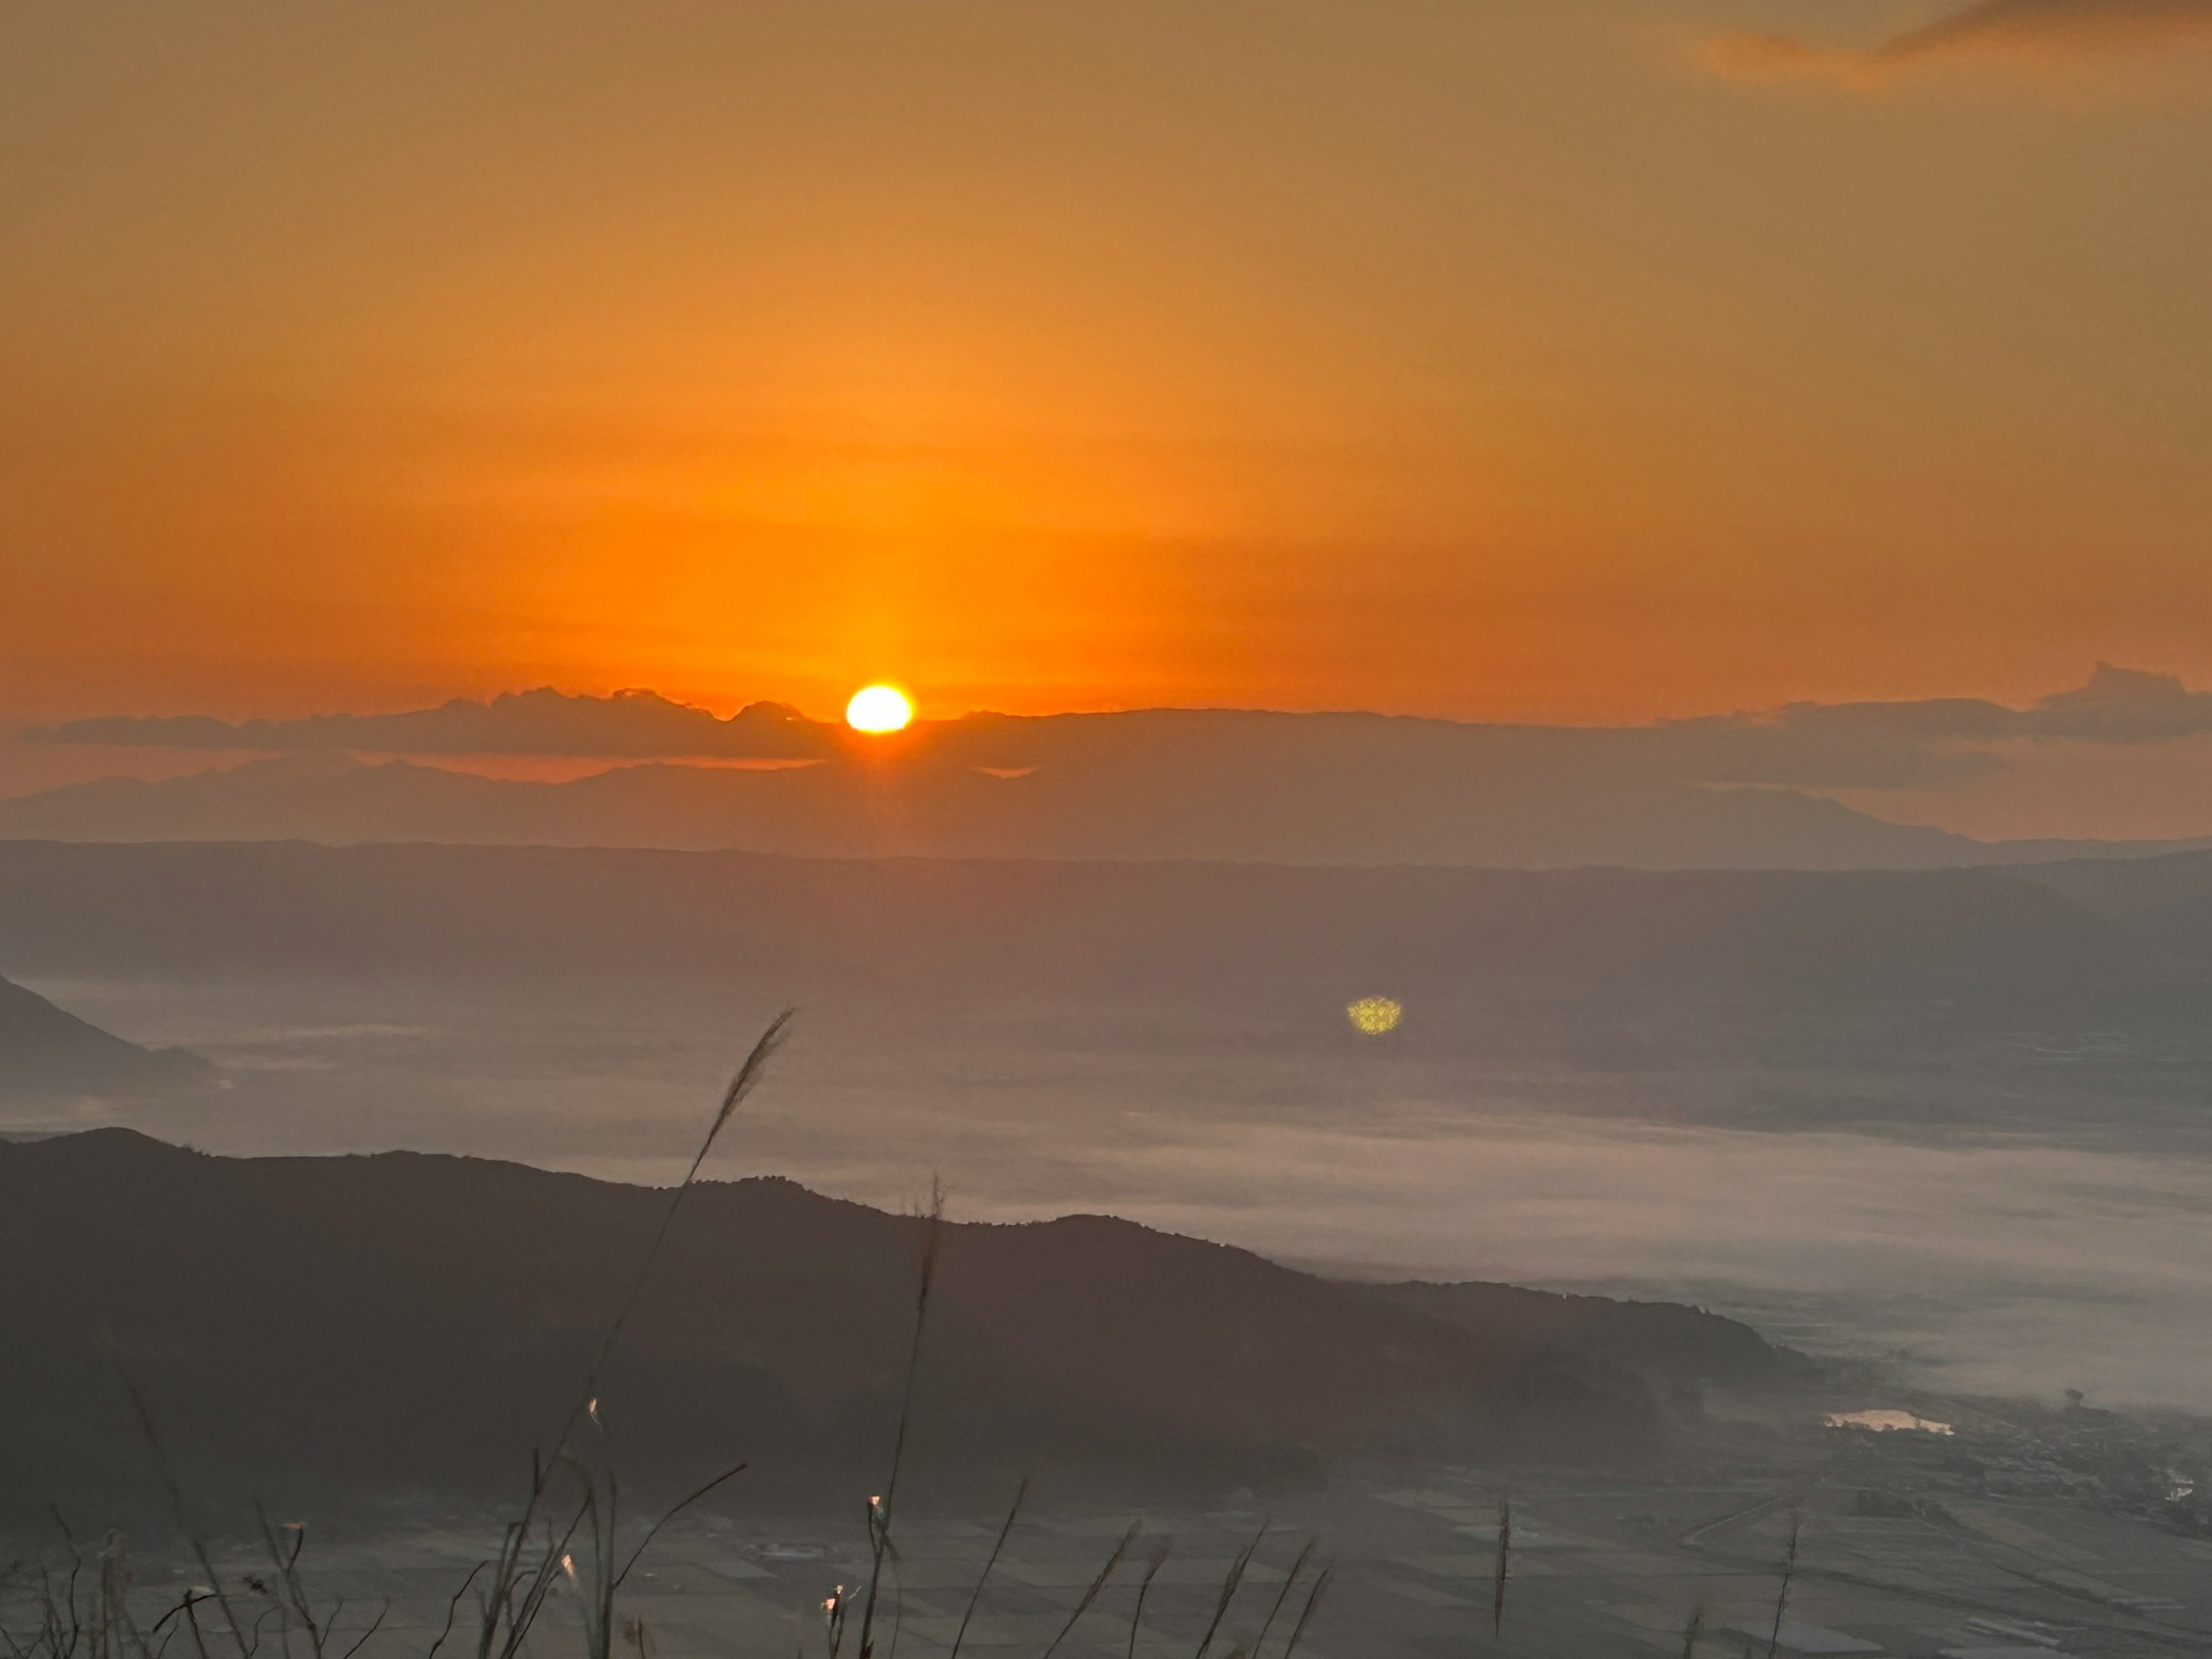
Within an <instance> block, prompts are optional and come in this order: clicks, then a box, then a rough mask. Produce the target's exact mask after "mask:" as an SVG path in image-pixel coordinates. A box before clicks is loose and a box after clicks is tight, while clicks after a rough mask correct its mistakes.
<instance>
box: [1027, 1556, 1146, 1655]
mask: <svg viewBox="0 0 2212 1659" xmlns="http://www.w3.org/2000/svg"><path fill="white" fill-rule="evenodd" d="M1140 1530H1142V1528H1139V1527H1136V1526H1132V1527H1131V1528H1129V1530H1128V1531H1127V1532H1125V1533H1123V1534H1121V1542H1120V1543H1118V1544H1116V1545H1115V1546H1114V1553H1112V1554H1111V1555H1109V1556H1108V1557H1107V1558H1106V1565H1104V1566H1103V1567H1101V1568H1099V1569H1098V1576H1097V1577H1096V1578H1093V1579H1092V1580H1091V1588H1090V1589H1086V1590H1085V1591H1084V1592H1083V1599H1082V1600H1081V1601H1078V1602H1077V1603H1076V1604H1075V1611H1074V1612H1073V1613H1069V1614H1068V1615H1067V1622H1066V1624H1065V1625H1062V1626H1060V1634H1059V1635H1057V1636H1055V1637H1054V1638H1052V1645H1051V1646H1050V1647H1048V1648H1047V1649H1046V1650H1044V1659H1052V1656H1053V1655H1054V1654H1055V1653H1057V1652H1059V1651H1060V1644H1061V1643H1062V1642H1065V1641H1066V1640H1067V1638H1068V1637H1069V1636H1070V1635H1072V1634H1073V1632H1074V1630H1075V1627H1076V1626H1078V1625H1079V1624H1080V1623H1082V1622H1083V1615H1084V1614H1085V1613H1088V1612H1090V1611H1091V1604H1092V1603H1093V1602H1095V1601H1097V1599H1098V1594H1099V1592H1100V1591H1101V1590H1103V1589H1105V1588H1106V1581H1107V1580H1108V1579H1109V1578H1111V1577H1113V1576H1114V1570H1115V1568H1116V1567H1118V1566H1120V1565H1121V1563H1122V1562H1124V1561H1125V1560H1127V1559H1128V1556H1129V1547H1130V1546H1131V1545H1133V1544H1134V1543H1135V1542H1136V1541H1137V1534H1138V1533H1139V1531H1140Z"/></svg>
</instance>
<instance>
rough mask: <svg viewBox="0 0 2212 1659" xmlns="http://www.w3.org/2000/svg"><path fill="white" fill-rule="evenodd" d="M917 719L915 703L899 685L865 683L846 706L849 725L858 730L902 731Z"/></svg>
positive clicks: (847, 723) (846, 721)
mask: <svg viewBox="0 0 2212 1659" xmlns="http://www.w3.org/2000/svg"><path fill="white" fill-rule="evenodd" d="M913 718H914V705H913V704H912V703H910V702H908V701H907V698H906V693H905V692H903V691H902V690H899V689H898V688H897V687H896V686H895V685H864V686H862V687H861V688H860V690H857V691H855V692H854V693H853V700H852V702H848V703H847V704H846V705H845V724H846V725H848V726H851V727H852V728H853V729H854V731H855V732H900V731H903V730H905V729H906V723H907V722H908V720H912V719H913Z"/></svg>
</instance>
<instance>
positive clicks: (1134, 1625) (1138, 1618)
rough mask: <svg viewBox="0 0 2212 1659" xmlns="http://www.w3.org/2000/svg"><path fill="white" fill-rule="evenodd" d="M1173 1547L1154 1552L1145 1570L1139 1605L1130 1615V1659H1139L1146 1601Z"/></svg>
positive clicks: (1138, 1588) (1139, 1592)
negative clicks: (1138, 1633)
mask: <svg viewBox="0 0 2212 1659" xmlns="http://www.w3.org/2000/svg"><path fill="white" fill-rule="evenodd" d="M1171 1547H1172V1546H1170V1545H1167V1544H1163V1545H1161V1546H1160V1547H1159V1548H1158V1549H1156V1550H1154V1551H1153V1552H1152V1565H1150V1566H1148V1567H1146V1569H1145V1576H1144V1578H1143V1579H1142V1580H1141V1581H1140V1582H1139V1583H1138V1585H1137V1605H1136V1607H1135V1608H1134V1609H1133V1611H1132V1612H1131V1613H1130V1614H1129V1659H1137V1632H1139V1631H1140V1630H1142V1629H1143V1628H1144V1626H1145V1601H1146V1598H1147V1597H1148V1596H1150V1595H1152V1580H1153V1579H1154V1578H1156V1577H1158V1576H1159V1571H1160V1569H1161V1568H1162V1567H1164V1566H1165V1565H1167V1564H1168V1552H1169V1550H1170V1548H1171Z"/></svg>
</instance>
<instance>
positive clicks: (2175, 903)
mask: <svg viewBox="0 0 2212 1659" xmlns="http://www.w3.org/2000/svg"><path fill="white" fill-rule="evenodd" d="M2021 874H2022V875H2023V876H2024V877H2026V878H2027V879H2029V880H2032V881H2034V882H2036V883H2038V884H2040V885H2042V886H2045V887H2048V888H2049V889H2051V891H2053V892H2055V893H2057V894H2060V895H2062V896H2063V897H2064V898H2065V899H2066V900H2067V901H2068V902H2070V903H2072V904H2075V905H2077V906H2079V907H2080V908H2081V909H2082V910H2084V911H2087V913H2089V914H2090V915H2095V916H2097V917H2099V918H2100V919H2101V920H2103V921H2106V922H2108V923H2110V924H2112V925H2113V926H2116V927H2122V928H2125V929H2126V930H2128V931H2129V932H2130V933H2134V934H2136V935H2137V936H2138V937H2140V938H2142V939H2145V940H2147V941H2148V942H2149V943H2151V944H2152V945H2155V946H2157V947H2158V948H2159V949H2160V950H2162V951H2166V952H2168V953H2170V954H2171V955H2172V957H2175V958H2176V959H2177V960H2179V961H2183V962H2186V963H2190V964H2191V965H2192V966H2195V967H2197V968H2200V969H2202V968H2212V853H2174V854H2167V855H2166V856H2165V857H2162V858H2150V859H2143V860H2124V861H2122V862H2118V863H2111V862H2107V861H2106V860H2087V859H2075V860H2067V861H2066V862H2064V863H2060V864H2044V865H2037V866H2032V867H2030V868H2028V869H2027V870H2023V871H2022V872H2021Z"/></svg>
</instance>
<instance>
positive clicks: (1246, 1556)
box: [1193, 1521, 1267, 1659]
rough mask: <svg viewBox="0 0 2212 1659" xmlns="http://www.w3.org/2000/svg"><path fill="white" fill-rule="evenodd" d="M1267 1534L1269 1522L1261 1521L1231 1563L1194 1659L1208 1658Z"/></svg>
mask: <svg viewBox="0 0 2212 1659" xmlns="http://www.w3.org/2000/svg"><path fill="white" fill-rule="evenodd" d="M1266 1538H1267V1522H1264V1521H1263V1522H1261V1523H1260V1530H1259V1531H1258V1532H1257V1533H1255V1534H1253V1538H1252V1541H1251V1542H1250V1543H1249V1544H1247V1545H1246V1546H1245V1547H1243V1550H1242V1551H1241V1552H1239V1553H1238V1554H1237V1559H1235V1560H1234V1561H1231V1563H1230V1564H1229V1571H1228V1573H1227V1574H1226V1575H1225V1577H1223V1579H1222V1581H1221V1599H1220V1600H1219V1601H1217V1602H1215V1603H1214V1606H1213V1621H1212V1623H1211V1624H1209V1625H1208V1626H1206V1634H1205V1635H1204V1636H1203V1637H1201V1638H1200V1639H1199V1644H1198V1652H1197V1653H1196V1654H1195V1655H1194V1656H1193V1659H1206V1653H1207V1651H1208V1650H1210V1649H1211V1648H1212V1646H1213V1638H1215V1637H1217V1636H1218V1635H1219V1634H1220V1633H1221V1621H1222V1620H1225V1619H1226V1618H1227V1617H1228V1616H1229V1604H1230V1603H1231V1601H1235V1600H1236V1599H1237V1587H1238V1586H1240V1585H1241V1584H1243V1582H1244V1572H1245V1569H1247V1568H1248V1567H1249V1566H1250V1565H1252V1557H1253V1556H1254V1555H1255V1553H1258V1551H1259V1548H1260V1545H1261V1542H1262V1541H1264V1540H1265V1539H1266Z"/></svg>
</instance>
